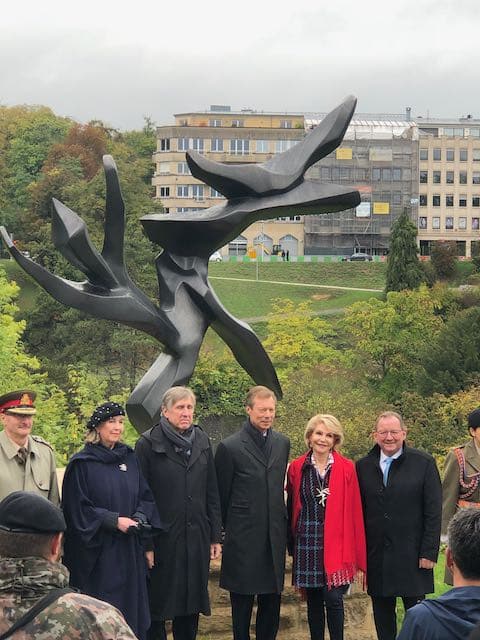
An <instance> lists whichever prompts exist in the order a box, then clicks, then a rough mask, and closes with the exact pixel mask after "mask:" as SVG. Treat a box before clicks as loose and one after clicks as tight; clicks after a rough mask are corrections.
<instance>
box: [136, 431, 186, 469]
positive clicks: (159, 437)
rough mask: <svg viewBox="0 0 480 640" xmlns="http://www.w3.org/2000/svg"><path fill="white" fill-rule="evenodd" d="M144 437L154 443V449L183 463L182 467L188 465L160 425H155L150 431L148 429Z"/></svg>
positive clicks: (177, 462) (173, 460)
mask: <svg viewBox="0 0 480 640" xmlns="http://www.w3.org/2000/svg"><path fill="white" fill-rule="evenodd" d="M147 434H148V435H147ZM144 437H145V438H147V440H150V442H151V443H152V451H154V452H155V453H163V454H164V455H166V456H167V458H168V459H169V460H171V461H172V462H175V463H176V464H179V465H181V466H182V467H185V466H187V464H186V462H185V460H184V459H183V458H182V456H180V455H178V453H177V452H176V451H175V450H174V448H173V447H172V445H171V443H170V442H169V441H168V440H167V438H165V436H164V435H163V433H162V430H161V429H160V427H158V426H156V427H153V428H152V429H150V431H149V432H148V431H147V432H146V433H145V434H144Z"/></svg>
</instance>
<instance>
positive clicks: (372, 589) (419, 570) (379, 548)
mask: <svg viewBox="0 0 480 640" xmlns="http://www.w3.org/2000/svg"><path fill="white" fill-rule="evenodd" d="M406 435H407V431H406V428H405V426H404V424H403V420H402V417H401V416H400V415H399V414H398V413H395V412H393V411H386V412H385V413H382V414H381V415H380V416H379V417H378V419H377V422H376V425H375V431H374V433H373V436H374V439H375V442H376V444H375V446H374V447H373V449H372V450H371V451H370V452H369V454H368V455H367V456H365V457H364V458H362V459H361V460H359V461H358V462H357V474H358V480H359V483H360V492H361V494H362V503H363V513H364V519H365V533H366V538H367V585H368V593H369V595H370V596H371V598H372V604H373V615H374V619H375V627H376V630H377V636H378V640H395V638H396V636H397V625H396V615H395V605H396V598H397V596H400V597H401V598H402V599H403V604H404V607H405V609H408V608H410V607H412V606H413V605H415V604H417V603H418V602H420V601H421V600H423V599H424V598H425V594H426V593H432V592H433V591H434V585H433V567H434V565H435V563H436V561H437V556H438V550H439V545H440V525H441V516H442V487H441V483H440V477H439V474H438V470H437V467H436V464H435V461H434V459H433V458H432V456H431V455H429V454H428V453H424V452H423V451H419V450H418V449H412V448H411V447H407V446H406V445H405V438H406Z"/></svg>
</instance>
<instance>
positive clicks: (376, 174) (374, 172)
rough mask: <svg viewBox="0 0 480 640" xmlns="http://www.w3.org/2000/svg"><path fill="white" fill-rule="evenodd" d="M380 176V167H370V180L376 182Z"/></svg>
mask: <svg viewBox="0 0 480 640" xmlns="http://www.w3.org/2000/svg"><path fill="white" fill-rule="evenodd" d="M381 178H382V171H381V169H372V180H374V181H375V182H378V181H379V180H381Z"/></svg>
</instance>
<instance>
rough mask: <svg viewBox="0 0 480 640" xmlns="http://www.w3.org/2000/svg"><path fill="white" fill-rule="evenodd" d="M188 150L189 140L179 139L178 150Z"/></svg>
mask: <svg viewBox="0 0 480 640" xmlns="http://www.w3.org/2000/svg"><path fill="white" fill-rule="evenodd" d="M187 149H188V138H179V139H178V140H177V150H178V151H186V150H187Z"/></svg>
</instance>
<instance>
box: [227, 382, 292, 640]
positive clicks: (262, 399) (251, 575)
mask: <svg viewBox="0 0 480 640" xmlns="http://www.w3.org/2000/svg"><path fill="white" fill-rule="evenodd" d="M275 409H276V398H275V394H274V393H273V392H272V391H271V390H270V389H267V388H266V387H262V386H258V387H253V388H252V389H250V391H249V393H248V395H247V400H246V412H247V420H246V422H245V423H244V425H243V427H242V429H241V430H240V431H238V432H237V433H235V434H234V435H232V436H230V437H228V438H226V439H225V440H223V441H222V442H220V444H219V445H218V447H217V451H216V454H215V465H216V468H217V478H218V487H219V492H220V503H221V509H222V521H223V527H224V531H225V540H224V545H223V556H222V568H221V575H220V586H221V587H222V588H223V589H227V590H228V591H230V601H231V606H232V624H233V638H234V640H249V638H250V635H249V628H250V620H251V615H252V608H253V602H254V599H255V596H257V617H256V639H257V640H274V639H275V637H276V635H277V631H278V624H279V616H280V598H281V592H282V589H283V582H284V573H285V552H286V542H287V510H286V506H285V498H284V486H285V471H286V467H287V463H288V454H289V452H290V441H289V440H288V438H287V437H285V436H284V435H282V434H281V433H278V432H275V431H273V430H272V424H273V421H274V418H275Z"/></svg>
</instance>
